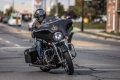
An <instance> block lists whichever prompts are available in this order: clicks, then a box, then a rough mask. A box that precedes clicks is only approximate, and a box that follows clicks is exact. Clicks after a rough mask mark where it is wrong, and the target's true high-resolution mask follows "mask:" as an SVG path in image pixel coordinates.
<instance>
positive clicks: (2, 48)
mask: <svg viewBox="0 0 120 80" xmlns="http://www.w3.org/2000/svg"><path fill="white" fill-rule="evenodd" d="M22 48H23V49H25V48H30V47H0V49H22Z"/></svg>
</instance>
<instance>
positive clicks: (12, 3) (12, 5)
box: [12, 0, 14, 12]
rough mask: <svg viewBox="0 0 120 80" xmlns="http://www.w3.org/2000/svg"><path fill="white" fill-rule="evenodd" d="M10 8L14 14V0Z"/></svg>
mask: <svg viewBox="0 0 120 80" xmlns="http://www.w3.org/2000/svg"><path fill="white" fill-rule="evenodd" d="M12 8H13V10H12V12H14V0H13V2H12Z"/></svg>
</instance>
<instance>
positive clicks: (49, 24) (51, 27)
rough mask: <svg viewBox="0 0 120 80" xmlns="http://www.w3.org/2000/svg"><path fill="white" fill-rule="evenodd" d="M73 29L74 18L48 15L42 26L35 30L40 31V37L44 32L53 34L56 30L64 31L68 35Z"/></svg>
mask: <svg viewBox="0 0 120 80" xmlns="http://www.w3.org/2000/svg"><path fill="white" fill-rule="evenodd" d="M71 30H72V20H70V19H59V18H55V17H48V18H46V19H45V20H44V21H43V22H42V24H41V25H40V27H39V28H38V29H37V30H35V33H39V37H41V36H43V35H44V34H46V35H50V36H52V34H53V33H54V32H62V33H63V36H68V34H69V33H70V31H71ZM50 36H49V37H50Z"/></svg>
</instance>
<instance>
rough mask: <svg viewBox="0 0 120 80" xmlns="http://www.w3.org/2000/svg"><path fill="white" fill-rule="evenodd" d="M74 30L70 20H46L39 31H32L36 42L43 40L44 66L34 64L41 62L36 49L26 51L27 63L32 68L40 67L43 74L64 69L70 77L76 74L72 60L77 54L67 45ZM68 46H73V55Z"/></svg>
mask: <svg viewBox="0 0 120 80" xmlns="http://www.w3.org/2000/svg"><path fill="white" fill-rule="evenodd" d="M72 28H73V27H72V21H71V20H70V19H56V18H53V17H52V18H47V19H45V20H44V22H43V23H42V25H41V26H40V28H39V29H37V30H33V31H32V36H33V37H34V40H35V42H36V40H37V39H42V40H43V46H42V47H43V52H44V55H43V58H42V64H40V65H39V64H34V62H36V61H39V56H38V53H37V50H36V48H35V47H32V48H29V49H26V50H25V52H24V55H25V61H26V63H30V64H29V65H30V66H34V67H40V69H41V70H42V71H43V72H48V71H50V70H51V69H57V68H60V67H63V68H64V69H65V71H66V73H67V74H68V75H72V74H73V73H74V66H73V62H72V60H73V59H74V58H75V57H76V54H77V53H76V49H75V48H74V46H73V45H72V44H71V43H67V38H68V37H67V36H68V35H69V33H70V31H71V30H72ZM68 45H71V47H72V51H73V53H71V51H70V50H69V47H68Z"/></svg>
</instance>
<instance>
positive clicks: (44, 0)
mask: <svg viewBox="0 0 120 80" xmlns="http://www.w3.org/2000/svg"><path fill="white" fill-rule="evenodd" d="M44 10H45V11H46V0H44Z"/></svg>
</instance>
